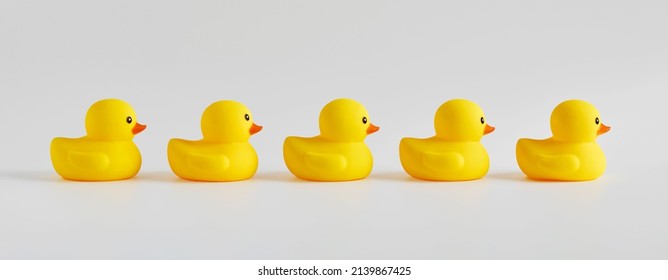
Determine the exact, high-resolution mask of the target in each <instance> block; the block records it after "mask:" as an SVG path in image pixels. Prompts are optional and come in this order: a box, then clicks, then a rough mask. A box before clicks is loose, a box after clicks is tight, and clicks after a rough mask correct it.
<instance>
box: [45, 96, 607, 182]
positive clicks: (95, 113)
mask: <svg viewBox="0 0 668 280" xmlns="http://www.w3.org/2000/svg"><path fill="white" fill-rule="evenodd" d="M319 125H320V135H318V136H314V137H297V136H290V137H287V138H286V139H285V142H284V144H283V158H284V160H285V164H286V165H287V167H288V169H289V170H290V172H292V173H293V174H294V175H295V176H297V177H299V178H301V179H305V180H311V181H349V180H358V179H363V178H366V177H367V176H368V175H369V174H370V172H371V168H372V166H373V157H372V155H371V151H370V150H369V148H368V147H367V145H366V144H365V143H364V139H365V138H366V136H367V135H369V134H371V133H374V132H376V131H378V130H379V127H377V126H375V125H373V124H372V123H371V121H370V118H369V114H368V112H367V110H366V109H365V108H364V106H362V104H360V103H358V102H357V101H354V100H352V99H336V100H333V101H331V102H330V103H328V104H327V105H325V107H324V108H323V109H322V111H321V112H320V122H319ZM550 125H551V128H552V133H553V135H552V137H550V138H548V139H544V140H533V139H520V140H519V141H518V142H517V147H516V155H517V163H518V164H519V167H520V169H521V170H522V172H524V173H525V174H526V175H527V176H528V177H529V178H533V179H537V180H560V181H583V180H593V179H596V178H598V177H599V176H601V175H602V174H603V172H604V171H605V167H606V160H605V155H604V154H603V150H601V148H600V147H599V145H598V144H597V143H596V142H595V140H596V137H597V136H598V135H601V134H603V133H605V132H607V131H608V130H610V127H608V126H606V125H604V124H603V123H602V122H601V120H600V116H599V112H598V110H597V109H596V108H595V107H594V106H593V105H591V104H590V103H587V102H585V101H581V100H567V101H564V102H562V103H561V104H559V105H558V106H557V107H556V108H555V109H554V111H553V112H552V116H551V118H550ZM145 128H146V126H145V125H142V124H140V123H138V122H137V117H136V114H135V111H134V110H133V108H132V107H131V106H130V105H129V104H128V103H126V102H124V101H122V100H118V99H105V100H100V101H98V102H96V103H95V104H93V105H92V106H91V107H90V108H89V109H88V113H87V114H86V132H87V134H86V136H83V137H80V138H61V137H58V138H54V139H53V141H52V142H51V161H52V163H53V167H54V169H55V170H56V172H57V173H58V174H60V176H62V177H63V178H65V179H69V180H77V181H108V180H121V179H127V178H131V177H134V176H135V175H136V174H137V173H138V172H139V169H140V167H141V155H140V153H139V149H138V148H137V146H136V145H135V144H134V143H133V142H132V139H133V137H134V136H135V135H136V134H138V133H140V132H142V131H143V130H144V129H145ZM434 128H435V130H436V135H434V136H432V137H429V138H424V139H419V138H403V139H402V140H401V143H400V144H399V155H400V158H401V165H402V166H403V168H404V170H405V171H406V172H407V173H408V174H410V175H411V176H413V177H415V178H417V179H422V180H431V181H464V180H475V179H479V178H482V177H483V176H485V174H487V171H488V170H489V156H488V154H487V151H486V150H485V148H484V147H483V145H482V144H481V143H480V140H481V138H482V136H483V135H486V134H488V133H491V132H492V131H494V127H492V126H490V125H489V124H487V122H486V120H485V114H484V113H483V111H482V109H481V108H480V107H479V106H478V105H477V104H476V103H474V102H471V101H469V100H464V99H453V100H449V101H447V102H445V103H443V104H442V105H441V106H440V107H439V108H438V110H437V111H436V115H435V117H434ZM201 129H202V135H203V138H202V139H201V140H185V139H176V138H175V139H171V140H170V141H169V144H168V146H167V155H168V159H169V165H170V167H171V169H172V171H173V172H174V174H176V175H177V176H179V177H181V178H183V179H187V180H194V181H221V182H222V181H239V180H245V179H249V178H251V177H252V176H253V175H254V174H255V172H256V170H257V166H258V156H257V153H256V152H255V149H254V148H253V146H252V145H251V144H250V143H249V139H250V136H251V135H253V134H255V133H257V132H259V131H260V130H262V126H259V125H256V124H255V123H254V122H253V115H252V114H251V112H250V110H248V108H246V106H244V105H243V104H241V103H239V102H236V101H229V100H224V101H218V102H214V103H213V104H211V105H210V106H209V107H207V108H206V110H204V113H203V114H202V120H201Z"/></svg>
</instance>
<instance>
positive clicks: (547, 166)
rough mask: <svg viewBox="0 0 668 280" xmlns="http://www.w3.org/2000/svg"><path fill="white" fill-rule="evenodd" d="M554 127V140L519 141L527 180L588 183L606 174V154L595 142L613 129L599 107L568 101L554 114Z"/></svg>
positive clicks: (518, 148) (520, 157) (522, 165)
mask: <svg viewBox="0 0 668 280" xmlns="http://www.w3.org/2000/svg"><path fill="white" fill-rule="evenodd" d="M550 127H551V129H552V134H553V136H552V137H551V138H548V139H544V140H534V139H520V140H519V141H517V146H516V156H517V163H518V165H519V167H520V169H521V170H522V172H524V174H526V175H527V177H529V178H531V179H536V180H552V181H587V180H593V179H596V178H598V177H600V176H601V175H602V174H603V173H604V172H605V168H606V159H605V154H604V153H603V150H602V149H601V147H600V146H599V145H598V144H597V143H596V142H595V141H596V137H597V136H598V135H601V134H604V133H606V132H608V131H609V130H610V127H609V126H606V125H604V124H603V122H602V121H601V119H600V114H599V111H598V110H597V109H596V107H594V106H593V105H592V104H590V103H588V102H585V101H582V100H567V101H564V102H562V103H561V104H559V105H558V106H557V107H556V108H555V109H554V110H553V111H552V115H551V117H550Z"/></svg>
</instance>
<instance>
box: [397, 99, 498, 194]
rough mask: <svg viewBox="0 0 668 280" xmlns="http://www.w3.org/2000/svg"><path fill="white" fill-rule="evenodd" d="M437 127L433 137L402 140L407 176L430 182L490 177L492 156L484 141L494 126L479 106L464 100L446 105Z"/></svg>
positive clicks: (443, 106) (400, 152)
mask: <svg viewBox="0 0 668 280" xmlns="http://www.w3.org/2000/svg"><path fill="white" fill-rule="evenodd" d="M434 128H435V130H436V135H435V136H433V137H430V138H426V139H418V138H403V139H401V142H400V143H399V157H400V159H401V165H402V167H403V168H404V170H405V171H406V173H408V174H409V175H411V176H412V177H414V178H416V179H421V180H429V181H466V180H474V179H479V178H482V177H483V176H485V174H487V171H488V170H489V156H488V155H487V151H486V150H485V147H483V145H482V144H481V143H480V140H481V138H482V136H483V135H485V134H488V133H491V132H492V131H494V127H492V126H490V125H488V124H487V123H486V121H485V115H484V113H483V111H482V109H480V107H479V106H478V105H477V104H475V103H474V102H471V101H469V100H464V99H453V100H449V101H447V102H445V103H443V104H442V105H441V106H440V107H439V108H438V110H437V111H436V115H435V117H434Z"/></svg>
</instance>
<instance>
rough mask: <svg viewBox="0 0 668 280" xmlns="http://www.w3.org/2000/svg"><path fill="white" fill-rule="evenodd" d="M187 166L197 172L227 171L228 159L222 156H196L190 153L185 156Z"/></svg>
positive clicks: (228, 166)
mask: <svg viewBox="0 0 668 280" xmlns="http://www.w3.org/2000/svg"><path fill="white" fill-rule="evenodd" d="M186 162H187V163H188V165H189V166H191V167H193V168H196V169H199V170H215V171H221V170H227V169H228V168H230V159H229V158H228V157H227V156H225V155H222V154H208V155H205V154H197V153H191V154H188V155H187V156H186Z"/></svg>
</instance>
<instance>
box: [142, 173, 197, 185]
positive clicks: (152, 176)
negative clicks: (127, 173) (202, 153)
mask: <svg viewBox="0 0 668 280" xmlns="http://www.w3.org/2000/svg"><path fill="white" fill-rule="evenodd" d="M134 178H135V179H136V180H139V181H153V182H168V183H179V182H182V183H184V182H191V181H187V180H183V179H181V178H179V177H178V176H176V175H174V173H172V172H166V171H148V172H142V171H139V174H137V176H135V177H134Z"/></svg>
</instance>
